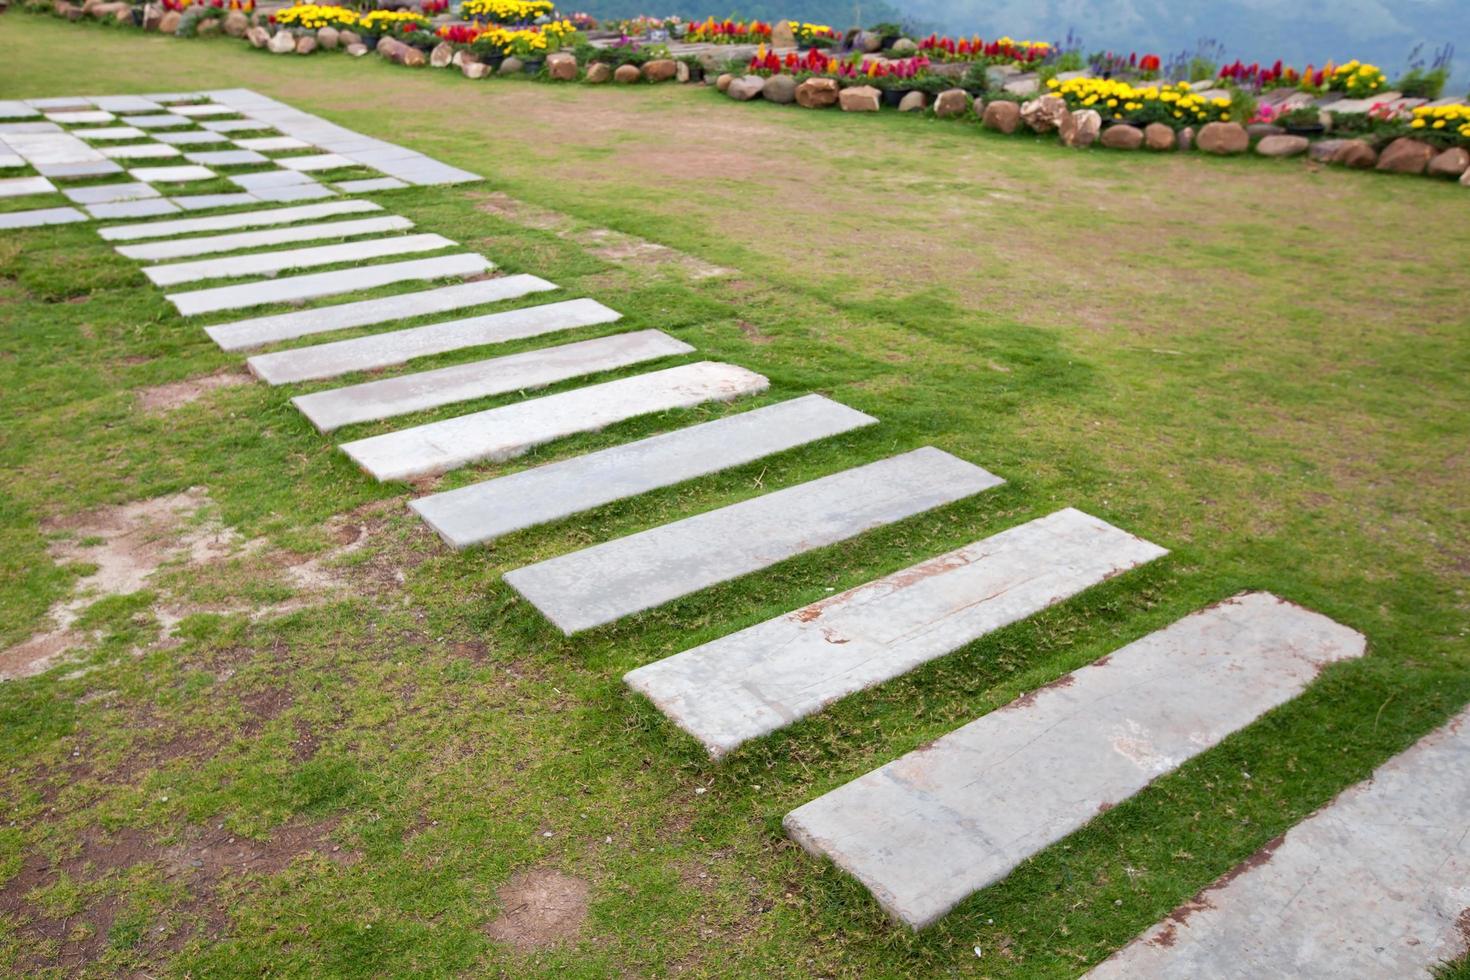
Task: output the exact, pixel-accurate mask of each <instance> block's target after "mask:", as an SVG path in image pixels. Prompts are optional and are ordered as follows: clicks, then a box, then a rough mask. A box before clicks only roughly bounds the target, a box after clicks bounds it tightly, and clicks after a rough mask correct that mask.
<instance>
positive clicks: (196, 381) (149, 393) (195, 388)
mask: <svg viewBox="0 0 1470 980" xmlns="http://www.w3.org/2000/svg"><path fill="white" fill-rule="evenodd" d="M250 381H251V378H250V376H249V375H248V374H245V373H243V372H240V371H233V370H225V371H216V372H215V373H214V374H205V375H201V376H200V377H197V378H185V379H184V380H182V381H170V382H169V383H168V384H162V385H157V386H155V387H152V388H142V389H139V391H138V408H139V409H141V410H142V411H144V412H147V413H148V414H149V415H162V414H163V413H165V412H168V411H172V410H173V409H175V408H179V407H181V406H184V405H188V404H189V403H190V402H195V401H198V400H199V399H200V398H203V397H204V396H205V395H207V394H209V393H210V392H211V391H216V390H218V389H220V388H235V387H238V386H240V385H247V384H249V383H250Z"/></svg>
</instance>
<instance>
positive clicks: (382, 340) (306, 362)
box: [246, 276, 621, 385]
mask: <svg viewBox="0 0 1470 980" xmlns="http://www.w3.org/2000/svg"><path fill="white" fill-rule="evenodd" d="M512 280H524V282H523V283H516V284H515V286H516V288H519V289H521V290H522V291H523V292H524V293H531V292H540V291H543V290H549V289H555V288H556V287H555V286H553V285H552V284H551V283H549V282H547V281H546V280H544V279H537V278H536V277H534V276H513V277H510V278H508V279H505V280H502V281H503V282H505V283H507V284H508V285H509V284H511V282H512ZM619 319H621V314H619V313H617V312H616V311H615V310H610V309H608V308H607V307H606V306H603V305H602V304H601V303H598V302H596V301H595V300H590V299H573V300H567V301H566V302H563V303H549V304H546V305H544V306H529V307H525V308H523V309H518V310H507V311H505V312H503V313H488V314H485V315H483V316H477V317H470V318H467V319H463V320H451V321H448V322H446V323H431V324H428V325H427V326H423V327H410V328H407V329H404V330H392V331H389V332H387V333H379V334H371V335H369V336H366V337H354V338H352V339H350V340H339V341H336V342H335V343H329V344H318V345H317V346H315V347H298V348H295V349H293V350H285V351H277V352H276V353H273V354H257V355H256V356H254V357H252V358H250V359H249V360H248V361H246V364H247V365H248V366H249V368H250V370H252V371H253V372H255V376H256V377H258V378H260V379H261V380H262V381H265V382H266V383H268V384H272V385H279V384H288V383H292V382H297V381H310V380H315V379H319V378H332V377H337V376H339V375H343V374H349V373H352V372H354V371H368V370H373V369H375V368H384V367H390V366H393V365H396V364H404V363H406V362H408V361H410V360H413V359H414V358H417V357H427V356H430V355H433V354H443V353H446V352H448V351H455V350H463V349H465V348H468V347H480V346H484V345H488V344H499V343H504V342H506V341H508V340H518V339H522V338H525V337H538V336H542V335H544V334H548V333H555V332H558V331H562V330H571V329H573V328H576V327H586V326H593V325H596V324H601V323H613V322H615V321H617V320H619Z"/></svg>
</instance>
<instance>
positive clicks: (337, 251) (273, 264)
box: [143, 235, 457, 286]
mask: <svg viewBox="0 0 1470 980" xmlns="http://www.w3.org/2000/svg"><path fill="white" fill-rule="evenodd" d="M456 244H457V243H456V242H454V241H453V240H452V239H448V238H445V237H444V236H443V235H399V236H396V237H393V238H368V239H364V240H362V241H355V242H344V243H341V244H337V245H318V246H314V247H312V248H292V249H283V250H281V251H277V252H252V253H250V254H249V255H227V256H222V257H219V258H208V259H199V260H197V261H194V262H175V263H172V264H170V265H154V266H149V267H148V268H146V269H144V270H143V274H144V275H146V276H147V277H148V278H149V279H151V280H152V281H153V284H154V285H155V286H177V285H178V284H180V283H185V282H199V281H200V280H203V279H223V278H236V277H239V276H255V275H262V274H274V273H277V272H283V271H285V270H288V269H309V268H311V267H312V266H318V265H336V264H337V263H339V262H366V261H368V260H370V259H381V258H384V257H386V256H389V255H411V254H413V253H414V252H435V251H438V250H439V249H442V248H454V247H456ZM368 268H371V266H366V267H364V270H365V269H368Z"/></svg>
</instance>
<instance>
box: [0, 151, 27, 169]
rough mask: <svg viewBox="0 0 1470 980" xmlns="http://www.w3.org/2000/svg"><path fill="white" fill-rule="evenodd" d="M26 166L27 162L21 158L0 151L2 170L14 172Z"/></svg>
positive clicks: (0, 167)
mask: <svg viewBox="0 0 1470 980" xmlns="http://www.w3.org/2000/svg"><path fill="white" fill-rule="evenodd" d="M24 166H26V162H25V160H24V159H22V158H21V157H18V156H16V155H15V154H13V153H6V152H5V151H4V150H0V170H13V169H17V168H20V167H24Z"/></svg>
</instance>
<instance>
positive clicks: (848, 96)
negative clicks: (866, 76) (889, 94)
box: [837, 85, 883, 112]
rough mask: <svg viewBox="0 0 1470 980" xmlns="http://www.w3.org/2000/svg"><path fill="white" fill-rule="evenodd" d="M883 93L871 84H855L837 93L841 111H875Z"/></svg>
mask: <svg viewBox="0 0 1470 980" xmlns="http://www.w3.org/2000/svg"><path fill="white" fill-rule="evenodd" d="M882 98H883V93H881V92H879V91H878V90H877V89H875V88H874V87H873V86H871V85H855V86H853V87H852V88H845V89H843V90H842V91H841V92H838V93H837V102H838V104H839V105H841V106H842V111H843V112H877V111H878V106H879V105H880V104H881V100H882Z"/></svg>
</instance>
